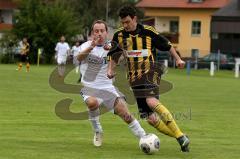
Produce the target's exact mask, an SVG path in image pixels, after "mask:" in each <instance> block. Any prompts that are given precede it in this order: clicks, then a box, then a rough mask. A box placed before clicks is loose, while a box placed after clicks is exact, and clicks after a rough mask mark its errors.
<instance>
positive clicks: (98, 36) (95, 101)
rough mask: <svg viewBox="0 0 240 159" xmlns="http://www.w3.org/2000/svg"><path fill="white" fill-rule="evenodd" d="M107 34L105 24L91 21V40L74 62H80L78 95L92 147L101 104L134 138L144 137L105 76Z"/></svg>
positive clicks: (99, 134)
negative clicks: (84, 106)
mask: <svg viewBox="0 0 240 159" xmlns="http://www.w3.org/2000/svg"><path fill="white" fill-rule="evenodd" d="M107 31H108V28H107V24H106V23H105V22H104V21H102V20H97V21H95V22H94V23H93V25H92V34H93V40H91V41H87V42H85V43H83V44H82V45H81V51H80V53H79V55H78V60H79V61H81V66H80V71H81V74H82V79H81V82H82V84H83V86H84V87H83V88H82V89H81V95H82V97H83V100H84V101H85V103H86V104H87V107H88V109H89V120H90V121H91V123H92V126H93V129H94V138H93V144H94V145H95V146H101V145H102V135H103V129H102V126H101V124H100V121H99V115H100V111H99V107H100V105H102V104H103V105H104V106H106V108H107V109H108V110H110V111H114V113H115V114H117V115H118V116H120V117H121V118H122V119H123V120H124V121H125V122H126V123H127V124H128V126H129V128H130V130H131V131H132V133H133V134H134V135H135V136H137V137H138V138H141V137H142V136H144V135H145V134H146V133H145V131H144V129H143V128H142V127H141V125H140V124H139V122H138V121H137V120H136V119H135V118H134V117H133V116H132V115H131V114H130V112H129V110H128V108H127V105H126V102H125V100H124V96H123V94H122V93H121V92H119V91H118V89H117V88H116V87H114V86H113V81H112V79H109V78H108V77H107V67H108V65H107V54H108V50H109V49H110V46H109V45H108V44H106V43H105V41H106V39H107V33H108V32H107Z"/></svg>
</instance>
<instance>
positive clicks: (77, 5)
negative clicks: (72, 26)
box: [65, 0, 143, 33]
mask: <svg viewBox="0 0 240 159" xmlns="http://www.w3.org/2000/svg"><path fill="white" fill-rule="evenodd" d="M65 1H66V2H67V4H68V5H69V6H71V8H73V9H74V10H75V11H76V12H77V14H78V16H79V21H80V22H81V24H82V26H83V27H82V32H83V33H84V32H85V31H86V30H89V29H90V27H91V24H92V22H93V21H94V20H96V19H102V20H105V21H106V12H107V11H108V13H107V15H108V20H109V19H110V20H113V21H115V25H113V26H112V27H117V26H118V25H119V24H118V10H119V8H120V7H121V6H123V5H125V4H129V5H133V6H134V5H135V4H136V2H137V1H136V0H118V1H116V0H65ZM107 2H108V5H107ZM107 6H108V9H106V8H107ZM138 16H139V17H140V18H142V17H143V12H142V11H141V10H138Z"/></svg>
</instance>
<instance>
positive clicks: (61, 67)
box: [55, 36, 70, 77]
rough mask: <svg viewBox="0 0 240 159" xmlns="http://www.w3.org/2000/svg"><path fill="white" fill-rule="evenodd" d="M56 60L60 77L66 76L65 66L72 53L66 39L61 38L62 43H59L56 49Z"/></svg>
mask: <svg viewBox="0 0 240 159" xmlns="http://www.w3.org/2000/svg"><path fill="white" fill-rule="evenodd" d="M55 51H56V55H55V57H56V59H57V64H58V74H59V76H60V77H63V76H64V72H65V65H66V61H67V56H68V54H69V53H70V47H69V45H68V43H67V42H65V37H64V36H61V38H60V42H58V43H57V45H56V48H55Z"/></svg>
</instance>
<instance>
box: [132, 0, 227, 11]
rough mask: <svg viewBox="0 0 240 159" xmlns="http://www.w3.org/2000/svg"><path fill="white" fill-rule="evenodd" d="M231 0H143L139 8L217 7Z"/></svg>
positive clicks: (138, 4) (138, 5)
mask: <svg viewBox="0 0 240 159" xmlns="http://www.w3.org/2000/svg"><path fill="white" fill-rule="evenodd" d="M229 1H230V0H204V1H203V2H202V3H190V2H189V0H141V1H140V2H139V3H137V5H136V7H139V8H189V9H201V8H202V9H205V8H206V9H217V8H221V7H223V6H225V5H226V4H228V2H229Z"/></svg>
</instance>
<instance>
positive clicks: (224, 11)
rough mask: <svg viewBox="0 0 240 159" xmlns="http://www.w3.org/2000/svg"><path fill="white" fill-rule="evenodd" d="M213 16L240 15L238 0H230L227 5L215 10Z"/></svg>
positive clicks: (239, 0)
mask: <svg viewBox="0 0 240 159" xmlns="http://www.w3.org/2000/svg"><path fill="white" fill-rule="evenodd" d="M238 3H239V4H238ZM213 16H220V17H240V0H232V1H231V2H230V3H229V4H228V5H226V6H225V7H223V8H221V9H219V10H218V11H216V12H215V13H214V14H213Z"/></svg>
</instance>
